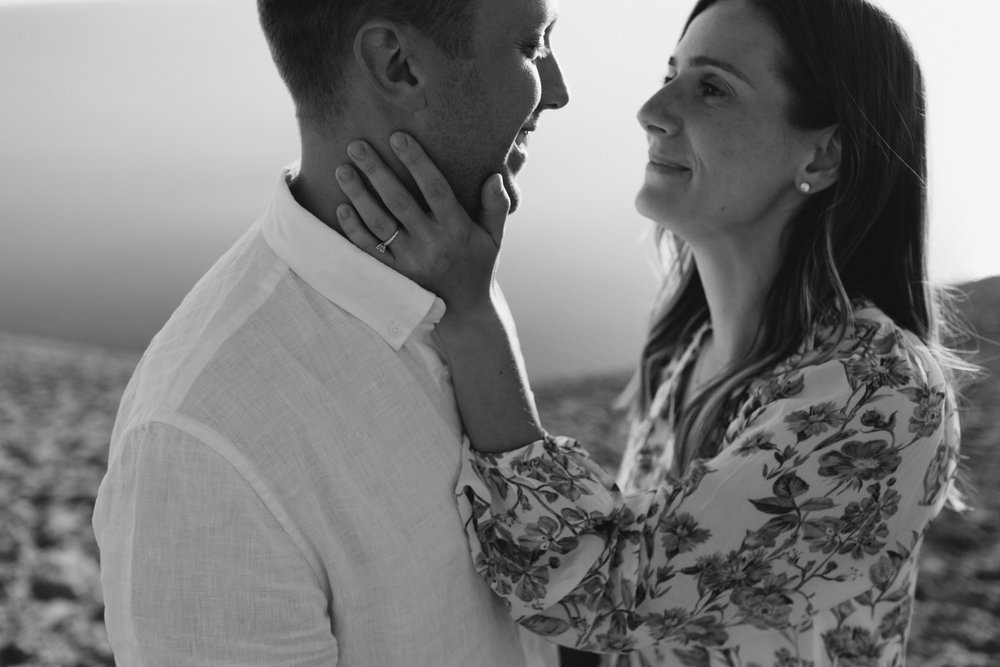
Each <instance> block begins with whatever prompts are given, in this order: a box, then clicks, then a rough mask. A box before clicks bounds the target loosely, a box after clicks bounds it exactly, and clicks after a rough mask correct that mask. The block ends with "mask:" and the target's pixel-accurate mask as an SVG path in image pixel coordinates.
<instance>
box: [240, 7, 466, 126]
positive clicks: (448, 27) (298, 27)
mask: <svg viewBox="0 0 1000 667" xmlns="http://www.w3.org/2000/svg"><path fill="white" fill-rule="evenodd" d="M479 1H480V0H257V10H258V13H259V15H260V24H261V27H262V28H263V30H264V35H265V37H266V38H267V42H268V45H269V46H270V47H271V55H272V57H273V58H274V62H275V64H276V65H277V66H278V72H279V74H281V78H282V79H284V81H285V85H286V86H288V90H289V92H290V93H291V95H292V99H293V100H294V101H295V106H296V107H297V108H298V112H299V115H300V116H310V117H318V118H324V119H329V118H330V116H331V115H333V114H335V113H337V112H339V111H341V110H342V109H343V106H344V104H343V100H342V99H338V97H337V94H338V87H340V85H341V83H342V76H343V71H344V64H345V62H346V60H347V57H348V55H349V54H350V53H351V50H352V49H353V43H354V35H355V33H356V32H357V31H358V29H360V28H361V26H362V25H363V24H364V23H365V21H369V20H371V19H375V18H384V19H389V20H393V21H397V22H399V23H402V24H404V25H410V26H413V27H414V28H416V29H418V30H420V31H421V32H422V33H423V34H424V35H425V36H427V37H428V38H429V39H431V40H432V41H434V42H435V43H436V44H437V45H438V46H439V47H440V48H441V49H442V50H443V51H444V52H445V53H446V54H447V55H448V56H449V57H451V58H459V57H467V56H468V55H469V51H470V49H471V44H472V39H471V37H472V29H473V11H472V10H473V8H474V7H475V5H476V3H477V2H479Z"/></svg>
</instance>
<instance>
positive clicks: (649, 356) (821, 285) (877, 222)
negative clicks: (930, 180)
mask: <svg viewBox="0 0 1000 667" xmlns="http://www.w3.org/2000/svg"><path fill="white" fill-rule="evenodd" d="M716 2H718V0H700V1H699V2H698V3H697V5H696V6H695V7H694V10H693V11H692V12H691V16H690V17H689V18H688V21H687V24H686V25H685V28H684V30H685V32H686V31H687V29H688V26H690V25H691V22H692V21H693V20H694V19H695V18H696V17H697V16H698V15H699V14H701V13H702V12H703V11H705V10H706V9H708V8H709V7H711V6H712V5H714V4H715V3H716ZM748 2H749V3H750V5H751V6H752V7H754V8H755V9H756V10H757V11H759V12H761V14H762V15H763V16H764V17H766V19H767V20H768V21H769V22H770V24H771V26H772V27H773V28H774V30H775V31H776V32H777V34H778V36H779V37H780V39H781V41H782V44H783V50H782V52H781V53H782V61H781V63H780V66H781V71H780V74H781V77H782V78H783V80H784V82H785V84H786V85H787V87H788V90H789V91H790V94H791V95H790V105H789V108H788V109H787V114H788V120H789V122H790V123H791V124H792V125H793V126H794V127H796V128H799V129H804V130H817V129H823V128H827V127H831V126H836V127H837V128H838V133H839V138H840V142H841V150H842V158H841V165H840V170H839V179H838V181H837V182H836V184H835V185H834V186H832V187H830V188H827V189H826V190H824V191H822V192H819V193H817V194H815V195H813V196H810V197H808V198H807V199H806V203H805V204H804V205H803V206H802V208H801V209H800V210H799V211H798V212H797V213H796V214H795V216H794V217H793V219H792V220H791V222H790V225H789V229H790V236H789V243H788V246H787V248H788V251H787V254H786V256H785V258H784V261H783V264H782V266H781V267H780V270H779V272H778V274H777V277H776V279H775V281H774V284H773V286H772V287H771V289H770V292H769V294H768V295H767V299H766V302H765V306H764V313H763V318H762V322H761V324H760V327H759V329H758V331H757V335H756V339H755V342H754V344H753V347H752V349H751V351H750V353H749V354H748V355H747V356H746V357H745V358H743V359H742V360H740V362H739V363H738V364H736V365H735V366H733V367H730V368H728V369H726V370H725V371H724V372H723V373H722V374H721V376H720V377H718V378H717V379H715V380H714V381H713V382H711V383H710V384H709V385H708V386H706V387H705V388H704V389H702V390H700V391H699V392H698V393H697V394H696V395H694V396H693V397H692V400H691V402H690V404H689V405H688V407H687V408H685V409H684V410H683V411H682V413H681V416H680V420H679V423H678V426H677V442H678V443H679V448H678V451H679V458H678V461H677V463H678V464H679V465H680V466H681V467H682V469H683V468H684V467H686V466H687V465H688V464H689V463H690V462H691V461H692V460H693V459H694V458H707V457H711V456H714V455H715V454H716V453H718V450H719V448H720V447H721V445H722V442H721V438H720V437H719V428H718V427H719V425H720V424H724V423H725V422H726V421H727V417H728V415H727V414H726V410H727V407H726V406H727V402H728V400H729V399H730V397H732V396H733V395H735V394H737V393H738V392H739V391H740V389H741V388H744V387H745V386H746V385H747V383H748V382H749V381H750V380H751V379H752V378H753V377H755V376H757V375H759V374H761V373H763V372H765V371H767V370H768V369H770V368H772V367H773V366H774V365H775V364H777V363H778V362H779V361H781V360H782V359H784V358H787V357H788V356H790V355H791V354H792V353H793V352H794V351H795V349H796V348H797V347H799V346H800V345H801V343H802V342H803V340H804V338H805V336H806V334H807V333H808V331H809V329H810V328H811V326H812V325H813V324H814V323H815V322H816V319H817V317H818V316H819V315H820V313H828V312H831V311H832V312H835V313H837V314H838V317H839V326H840V331H841V335H843V332H844V331H846V330H847V328H848V327H849V326H850V324H851V317H852V307H851V301H852V299H855V298H866V299H869V300H871V301H873V302H874V303H875V304H876V305H877V306H878V307H879V308H880V309H882V311H884V312H885V313H886V314H887V315H888V316H889V317H891V318H892V319H893V320H894V321H895V322H896V324H898V325H899V326H901V327H903V328H905V329H908V330H910V331H912V332H913V333H915V334H916V335H917V336H918V337H919V338H920V339H921V340H922V341H923V342H924V343H925V344H926V346H927V348H928V349H929V350H931V352H932V353H933V354H934V355H935V357H936V358H937V359H938V360H939V361H940V362H941V364H942V366H943V367H944V368H945V369H946V370H949V369H955V368H959V367H960V366H961V362H958V361H957V358H955V357H954V356H952V355H950V354H949V353H948V352H947V350H946V349H945V348H944V346H943V345H942V343H941V339H942V331H941V324H940V323H941V322H942V318H941V314H940V313H941V307H942V298H941V296H940V295H939V294H937V293H936V292H934V291H933V290H932V288H931V286H930V284H929V283H928V281H927V278H926V277H927V271H926V233H927V226H926V213H927V186H926V179H927V159H926V129H925V128H926V124H925V111H926V109H925V100H924V86H923V78H922V75H921V72H920V66H919V64H918V63H917V59H916V56H915V55H914V52H913V49H912V47H911V46H910V43H909V41H908V40H907V38H906V36H905V34H904V33H903V31H902V29H901V28H900V27H899V26H898V25H897V24H896V23H895V22H894V21H893V20H892V19H891V18H889V17H888V16H887V15H886V14H885V13H884V12H882V11H881V10H880V9H878V8H876V7H874V6H873V5H871V4H869V3H868V2H866V1H865V0H748ZM791 186H792V185H791V184H790V185H789V187H791ZM657 240H658V242H659V243H660V244H661V248H662V247H663V246H664V245H667V244H671V245H672V246H673V252H672V253H671V255H672V258H671V259H672V261H673V275H671V276H668V278H667V279H666V280H665V281H664V287H663V288H662V290H661V295H660V298H659V300H658V304H659V305H658V308H657V311H656V313H655V314H654V319H653V324H652V327H651V330H650V332H649V336H648V339H647V342H646V345H645V347H644V349H643V352H642V358H641V363H640V366H639V371H638V373H637V377H636V384H635V386H634V397H633V399H632V405H633V408H634V409H635V410H636V411H637V412H638V413H639V414H644V413H645V412H646V411H647V410H648V409H649V405H650V402H651V400H652V396H653V394H654V393H655V391H656V387H657V385H658V383H659V381H660V376H661V373H662V371H663V368H664V366H665V365H666V364H667V363H668V362H669V360H670V359H671V358H672V357H673V356H674V355H675V354H677V353H678V351H679V350H680V349H681V348H682V347H683V346H684V345H686V344H687V342H688V341H689V340H690V337H691V335H692V334H693V332H694V331H695V330H696V329H697V328H699V327H700V326H701V325H702V324H704V322H705V321H706V320H707V319H708V316H709V315H708V306H707V303H706V301H705V293H704V290H703V289H702V285H701V280H700V278H699V276H698V270H697V267H696V266H695V263H694V261H693V258H692V255H691V251H690V248H689V247H688V246H687V245H686V244H685V243H684V242H683V241H681V240H680V239H678V238H677V237H675V236H673V235H672V234H670V233H669V232H666V231H665V230H663V229H662V228H658V229H657Z"/></svg>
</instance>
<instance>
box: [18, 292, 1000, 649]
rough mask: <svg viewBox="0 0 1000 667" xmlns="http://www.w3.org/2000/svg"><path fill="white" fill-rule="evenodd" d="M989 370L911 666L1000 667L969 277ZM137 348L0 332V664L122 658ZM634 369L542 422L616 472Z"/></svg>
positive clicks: (991, 423) (994, 447)
mask: <svg viewBox="0 0 1000 667" xmlns="http://www.w3.org/2000/svg"><path fill="white" fill-rule="evenodd" d="M962 290H963V291H964V292H965V293H966V294H968V299H967V300H965V301H964V302H963V303H961V310H962V313H963V314H964V316H965V317H966V318H967V320H968V322H969V323H970V324H971V326H972V327H973V328H974V330H975V331H977V332H978V335H979V339H978V344H977V347H978V350H977V351H976V352H975V354H974V355H973V357H972V358H973V359H974V360H975V361H976V362H977V363H979V364H980V365H982V366H983V367H984V369H986V372H985V373H984V374H983V375H982V376H981V377H980V378H979V379H978V380H977V381H976V382H975V384H973V385H971V386H970V387H969V388H968V389H967V390H966V392H965V398H966V403H967V405H966V406H965V407H964V419H963V424H964V433H965V437H964V440H963V450H964V454H965V457H966V462H965V473H966V475H967V477H968V478H969V482H970V494H969V495H970V500H971V503H972V505H973V506H974V507H975V509H974V511H972V512H969V513H966V514H961V515H959V514H956V513H952V512H949V513H947V514H946V515H945V516H943V517H942V518H941V519H940V520H939V521H937V522H936V523H935V525H934V527H933V529H932V531H931V533H930V534H929V536H928V539H927V542H926V545H925V547H924V551H923V554H922V565H921V575H920V579H919V585H918V590H917V596H918V600H919V603H918V605H917V607H916V611H915V615H914V625H913V634H912V639H911V642H910V660H909V663H908V664H910V665H911V666H916V667H946V666H949V665H950V666H953V667H988V666H995V665H997V664H1000V657H998V656H1000V488H998V485H997V482H996V480H997V479H1000V451H998V447H1000V344H998V341H1000V276H998V277H994V278H988V279H985V280H981V281H978V282H975V283H970V284H967V285H963V286H962ZM137 360H138V357H137V355H135V354H131V353H115V352H108V351H105V350H102V349H99V348H94V347H88V346H82V345H74V344H70V343H57V342H52V341H47V340H42V339H35V338H25V337H21V336H13V335H3V334H0V665H4V666H6V665H39V666H41V665H53V666H62V665H66V666H80V667H90V666H94V665H112V664H114V662H113V659H112V656H111V652H110V649H109V647H108V643H107V638H106V635H105V631H104V625H103V606H102V603H101V595H100V587H99V581H98V552H97V548H96V544H95V541H94V537H93V533H92V531H91V528H90V514H91V511H92V508H93V503H94V496H95V494H96V492H97V488H98V485H99V483H100V480H101V477H102V475H103V473H104V468H105V465H106V457H107V447H108V440H109V437H110V433H111V428H112V425H113V422H114V417H115V413H116V410H117V404H118V400H119V398H120V396H121V393H122V391H123V389H124V386H125V384H126V382H127V381H128V378H129V376H130V374H131V372H132V369H133V367H134V365H135V363H136V362H137ZM627 379H628V374H627V373H625V372H622V373H617V374H610V375H601V376H595V377H587V378H578V379H574V380H564V381H559V382H557V383H548V384H543V385H540V386H539V387H537V389H536V393H537V397H538V401H539V406H540V409H541V412H542V415H543V420H544V422H545V424H546V426H547V428H548V429H549V430H550V431H552V432H555V433H566V434H570V435H574V436H576V437H578V438H579V439H580V440H582V441H583V442H584V443H585V444H587V445H588V446H589V447H590V448H591V450H592V451H593V452H594V454H595V456H596V457H597V458H598V459H599V460H600V461H601V462H602V463H603V464H605V465H606V466H608V467H610V468H613V467H614V466H615V465H616V464H617V460H618V458H619V456H620V453H619V451H620V450H619V447H620V445H621V443H623V442H624V432H625V426H624V423H623V421H622V419H621V415H620V414H619V413H617V412H615V411H614V410H612V409H611V407H610V406H611V404H612V402H613V401H614V398H615V397H616V396H617V394H618V393H619V392H620V391H621V389H622V388H623V387H624V384H625V382H626V381H627Z"/></svg>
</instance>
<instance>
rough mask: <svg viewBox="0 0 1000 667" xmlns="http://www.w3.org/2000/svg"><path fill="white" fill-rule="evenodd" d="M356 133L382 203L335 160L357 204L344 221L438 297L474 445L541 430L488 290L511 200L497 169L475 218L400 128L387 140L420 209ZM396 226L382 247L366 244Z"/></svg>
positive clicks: (509, 441) (522, 440)
mask: <svg viewBox="0 0 1000 667" xmlns="http://www.w3.org/2000/svg"><path fill="white" fill-rule="evenodd" d="M356 143H357V144H360V145H361V147H362V148H363V149H364V150H362V151H353V153H354V154H358V155H361V156H362V157H359V158H353V159H354V160H355V163H356V164H357V166H358V168H359V169H360V170H361V171H362V172H364V174H365V175H366V177H367V178H368V181H369V182H370V183H371V184H372V187H373V188H374V189H375V190H376V191H377V192H378V194H379V195H380V196H381V199H382V202H384V203H385V204H384V205H383V204H382V203H380V202H378V201H377V200H376V199H375V197H373V196H372V194H371V193H370V192H369V191H368V188H366V187H365V185H364V183H363V182H362V180H361V178H360V177H359V175H358V174H357V172H355V171H354V170H353V169H352V168H351V167H349V166H343V167H341V168H339V169H338V170H337V179H338V181H339V183H340V186H341V188H342V189H343V190H344V192H345V193H346V194H347V196H348V197H350V199H351V202H352V203H353V204H354V207H353V208H352V207H350V206H344V207H342V208H341V209H340V211H338V214H339V216H340V224H341V227H342V228H343V230H344V233H345V234H346V235H347V237H348V238H349V239H350V240H351V241H352V242H354V243H355V244H356V245H357V246H358V247H360V248H362V249H366V250H368V251H369V254H372V256H374V257H375V258H376V259H379V260H380V261H382V262H383V263H385V264H386V265H388V266H390V267H391V268H393V269H395V270H397V271H399V272H400V273H403V274H404V275H406V276H407V277H409V278H411V279H412V280H414V281H416V282H418V283H420V284H421V285H422V286H424V287H425V288H427V289H429V290H431V291H433V292H435V293H436V294H437V295H438V296H440V297H441V298H442V299H443V300H444V302H445V304H446V306H447V312H446V313H445V315H444V317H443V318H442V320H441V323H440V324H439V325H438V333H439V335H440V336H441V338H442V341H443V342H444V347H445V353H446V355H447V358H448V364H449V366H450V367H451V373H452V381H453V383H454V387H455V396H456V398H457V402H458V408H459V412H460V413H461V416H462V422H463V424H464V426H465V431H466V433H467V434H468V435H469V438H470V440H471V441H472V443H473V445H474V446H475V447H476V449H478V450H480V451H484V452H502V451H508V450H511V449H516V448H518V447H522V446H524V445H525V444H527V443H530V442H532V441H535V440H538V439H540V438H541V437H542V435H543V431H542V429H541V426H540V425H539V420H538V414H537V411H536V409H535V405H534V403H533V402H532V400H531V398H530V393H529V392H528V390H527V380H526V378H524V377H523V376H522V374H521V369H520V368H519V365H518V363H517V361H516V355H515V351H514V349H513V346H512V342H511V336H510V335H508V332H507V330H506V329H505V328H504V325H503V321H502V319H501V317H500V316H499V314H498V312H497V308H496V305H495V300H494V297H495V294H494V292H495V283H494V280H493V277H494V271H495V265H496V260H497V256H498V253H499V250H500V243H501V240H502V236H503V226H504V222H505V221H506V217H507V211H508V207H509V206H510V200H509V199H508V197H507V193H506V191H505V190H504V188H503V183H502V181H501V180H500V177H499V176H498V175H494V176H492V177H491V178H489V179H488V180H487V182H486V184H485V185H484V186H483V192H482V198H483V219H482V221H481V222H480V224H479V225H476V224H475V223H473V222H472V220H471V219H470V218H469V216H468V214H467V213H466V212H465V210H464V209H463V208H462V207H461V205H460V204H459V203H458V200H457V199H455V196H454V194H453V193H452V191H451V188H450V187H449V186H448V185H447V182H446V181H445V180H444V177H443V176H442V175H441V173H440V172H439V171H438V170H437V168H436V167H435V166H434V165H433V163H432V162H431V161H430V159H429V158H428V157H427V155H426V153H424V151H423V149H421V148H420V146H419V145H417V143H416V141H414V140H412V139H410V138H409V137H407V136H406V135H403V134H402V133H397V134H396V135H394V136H393V138H392V141H390V145H392V147H393V150H395V151H396V154H397V155H398V156H399V158H400V159H401V160H402V162H403V164H405V165H406V166H407V168H408V169H409V170H410V172H411V173H412V174H413V177H414V179H415V180H416V182H417V185H418V187H419V188H420V190H421V193H422V194H423V196H424V198H425V199H426V200H427V203H428V205H429V206H430V213H425V212H424V211H423V210H422V209H421V208H420V206H419V205H418V204H417V203H416V201H415V200H414V199H413V197H412V196H411V195H410V193H409V192H408V191H407V190H406V189H405V188H404V187H403V185H402V184H401V183H400V182H399V181H398V179H397V178H396V177H395V175H394V174H393V173H392V172H391V171H390V169H389V168H388V166H386V165H385V163H384V162H383V161H382V160H381V159H380V158H379V156H378V155H377V154H376V152H375V151H374V150H373V149H372V148H371V147H370V146H367V145H366V144H364V143H363V142H356ZM352 146H354V144H352ZM359 214H360V216H359ZM361 217H363V218H364V222H362V220H361ZM366 225H367V226H366ZM396 231H399V234H398V235H397V236H396V238H395V240H393V242H392V243H391V244H390V245H389V247H388V248H386V249H385V252H378V251H377V250H376V251H374V252H372V251H371V249H372V248H375V247H376V246H377V245H378V244H379V242H380V241H381V240H384V239H388V238H390V237H391V236H392V235H393V234H394V233H396Z"/></svg>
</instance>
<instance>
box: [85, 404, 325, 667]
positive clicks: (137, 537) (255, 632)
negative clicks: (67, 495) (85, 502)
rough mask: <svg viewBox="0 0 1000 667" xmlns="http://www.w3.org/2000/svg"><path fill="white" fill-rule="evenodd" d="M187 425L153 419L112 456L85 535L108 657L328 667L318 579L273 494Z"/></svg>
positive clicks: (132, 661)
mask: <svg viewBox="0 0 1000 667" xmlns="http://www.w3.org/2000/svg"><path fill="white" fill-rule="evenodd" d="M193 432H197V430H196V429H187V428H182V427H180V426H178V425H177V424H176V423H174V424H171V423H165V422H159V421H153V422H149V423H146V424H143V425H140V426H138V427H135V428H133V429H131V430H130V431H129V432H127V433H125V434H124V436H123V437H122V438H121V439H120V441H119V442H116V443H115V447H114V448H113V451H112V457H111V463H110V465H109V469H108V474H107V476H106V477H105V479H104V482H103V483H102V485H101V490H100V493H99V495H98V501H97V505H96V507H95V511H94V530H95V533H96V535H97V540H98V544H99V545H100V549H101V583H102V587H103V590H104V602H105V606H106V611H105V621H106V624H107V628H108V636H109V639H110V641H111V645H112V648H113V649H114V651H115V657H116V660H117V664H118V665H122V666H132V665H142V666H144V667H145V666H153V665H191V666H195V665H295V666H305V665H324V666H325V667H329V666H330V665H335V664H336V663H337V642H336V639H335V638H334V636H333V631H332V628H331V620H330V616H329V612H328V605H329V603H328V599H327V596H326V594H325V593H324V586H323V585H322V584H321V583H320V579H319V577H318V575H317V573H316V571H315V569H314V568H313V567H311V566H310V564H309V563H308V562H307V560H306V558H305V557H304V556H303V553H302V551H301V549H300V548H299V545H297V544H296V542H297V539H296V537H295V536H293V535H291V534H290V533H289V531H288V526H287V525H282V523H283V521H280V520H279V519H278V518H276V515H275V509H276V508H275V504H274V502H273V499H272V498H268V497H266V495H265V494H266V489H264V488H263V487H262V485H261V483H260V480H254V479H248V477H252V471H249V470H247V469H245V468H244V469H241V467H242V466H240V465H239V461H233V460H231V457H228V456H227V452H226V451H225V450H224V449H223V450H222V451H220V449H221V448H220V446H219V443H214V445H215V446H213V443H207V442H206V441H205V440H206V438H204V437H203V435H202V434H199V435H200V436H202V437H196V436H195V435H193V434H192V433H193ZM262 490H263V491H264V493H262Z"/></svg>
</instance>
